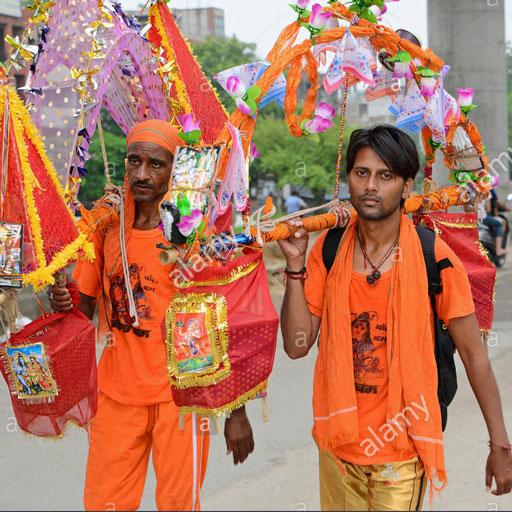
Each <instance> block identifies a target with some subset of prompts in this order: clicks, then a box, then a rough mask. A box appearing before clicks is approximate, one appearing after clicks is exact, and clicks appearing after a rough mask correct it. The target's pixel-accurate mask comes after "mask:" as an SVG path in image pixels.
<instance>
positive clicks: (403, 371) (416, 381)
mask: <svg viewBox="0 0 512 512" xmlns="http://www.w3.org/2000/svg"><path fill="white" fill-rule="evenodd" d="M356 224H357V215H356V214H354V216H353V218H352V220H351V222H350V223H349V225H348V227H347V229H346V231H345V233H344V235H343V239H342V242H341V244H340V247H339V250H338V254H337V256H336V260H335V262H334V265H333V268H332V270H331V272H330V273H329V276H328V279H327V283H326V295H325V301H324V308H323V312H322V324H321V329H320V341H319V349H318V358H317V361H316V367H315V377H314V388H313V411H314V416H315V423H314V429H313V435H314V437H315V439H316V441H317V443H318V444H319V446H320V448H322V449H324V450H328V451H332V450H334V449H335V448H336V447H339V446H341V445H344V444H348V443H352V442H355V441H357V440H358V438H359V433H358V412H357V401H356V391H355V385H354V371H353V355H352V332H351V318H350V306H349V289H350V281H351V276H352V269H353V254H354V243H355V232H356V230H355V226H356ZM396 254H397V258H396V259H397V261H396V263H395V264H394V265H393V268H392V270H391V291H390V297H389V307H388V318H387V323H388V331H387V332H388V338H387V339H388V342H387V355H388V362H389V395H388V404H387V420H388V421H393V420H392V419H393V418H395V417H397V414H399V413H402V412H404V411H410V409H406V407H411V406H412V404H413V403H422V402H423V403H425V404H426V406H427V408H428V413H429V414H428V418H426V419H424V418H419V419H417V420H416V419H415V418H414V419H411V421H410V425H409V426H406V425H405V424H404V421H403V419H402V420H401V422H400V424H401V425H402V426H403V429H397V430H400V431H401V433H400V434H399V435H398V437H397V438H396V439H395V440H394V444H395V446H396V447H397V449H399V450H405V449H407V447H408V442H407V437H406V436H409V438H410V439H411V441H412V443H413V444H414V447H415V449H416V452H417V453H418V455H419V457H420V459H421V460H422V462H423V465H424V467H425V473H426V477H427V478H428V479H429V481H430V483H431V496H432V492H433V489H436V490H442V489H443V488H444V486H445V485H446V482H447V476H446V471H445V467H444V450H443V433H442V428H441V413H440V410H439V402H438V399H437V366H436V361H435V355H434V338H433V330H432V322H431V313H430V301H429V296H428V282H427V272H426V268H425V263H424V258H423V253H422V249H421V242H420V240H419V238H418V236H417V233H416V230H415V228H414V225H413V223H412V221H411V220H410V219H409V218H407V217H406V216H405V215H402V219H401V225H400V238H399V250H398V252H397V253H396ZM422 395H423V397H422ZM411 408H412V410H414V407H411ZM398 418H400V416H398ZM398 421H400V419H399V420H398ZM434 479H436V480H438V481H439V482H441V486H440V487H434V486H433V485H432V484H433V481H434Z"/></svg>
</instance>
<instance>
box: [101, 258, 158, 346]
mask: <svg viewBox="0 0 512 512" xmlns="http://www.w3.org/2000/svg"><path fill="white" fill-rule="evenodd" d="M129 272H130V287H131V289H132V293H133V300H134V302H135V307H136V308H137V314H138V317H139V326H138V327H133V325H132V321H131V319H130V307H129V302H128V294H127V293H126V285H125V280H124V275H123V273H121V274H117V275H115V276H113V278H112V280H111V284H110V301H111V303H112V328H113V329H119V330H120V331H123V332H130V331H133V334H135V336H138V337H140V338H147V337H149V333H150V331H151V328H150V327H151V325H148V323H150V324H151V322H152V321H153V319H154V318H153V313H152V311H151V306H150V305H149V301H148V297H147V294H146V292H148V291H149V292H151V291H155V289H156V284H157V283H156V280H155V279H154V278H153V277H152V276H150V275H146V274H144V267H143V266H142V265H139V264H137V263H132V264H131V265H130V267H129Z"/></svg>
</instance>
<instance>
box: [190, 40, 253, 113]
mask: <svg viewBox="0 0 512 512" xmlns="http://www.w3.org/2000/svg"><path fill="white" fill-rule="evenodd" d="M192 49H193V52H194V54H195V56H196V57H197V61H198V62H199V64H200V66H201V67H202V68H203V71H204V73H205V75H206V76H207V77H208V79H209V80H210V81H211V83H212V84H213V86H214V87H215V88H216V90H217V91H218V93H219V97H220V99H221V101H222V103H223V104H224V106H225V107H226V109H227V110H228V111H229V112H231V111H232V110H233V109H234V102H233V100H232V99H231V98H230V97H229V95H228V94H226V93H225V92H224V90H222V88H221V87H220V86H219V85H218V84H217V83H216V82H215V80H214V79H213V76H214V75H215V74H216V73H219V72H220V71H224V70H225V69H229V68H232V67H234V66H239V65H240V64H246V63H248V62H254V61H256V60H258V56H257V55H256V44H254V43H245V42H243V41H240V40H239V39H237V38H236V36H233V37H231V38H214V37H210V38H208V39H206V40H204V41H201V42H197V43H194V44H193V45H192Z"/></svg>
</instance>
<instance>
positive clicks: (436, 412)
mask: <svg viewBox="0 0 512 512" xmlns="http://www.w3.org/2000/svg"><path fill="white" fill-rule="evenodd" d="M418 169H419V158H418V153H417V150H416V147H415V145H414V142H413V141H412V139H411V138H410V137H409V136H408V135H406V134H405V133H403V132H401V131H400V130H398V129H396V128H394V127H392V126H385V125H384V126H376V127H374V128H371V129H368V130H356V131H355V132H354V133H353V134H352V137H351V139H350V144H349V148H348V151H347V172H348V177H349V186H350V194H351V202H352V205H353V207H354V209H355V212H356V213H354V215H353V216H352V219H351V220H350V222H349V224H348V226H347V227H346V229H345V231H344V234H343V236H342V238H341V241H340V244H339V246H338V249H337V253H336V255H335V259H334V263H333V265H332V268H331V269H330V271H328V270H327V268H326V266H325V261H326V256H325V251H324V243H325V240H326V236H327V232H326V233H323V234H322V235H320V236H319V238H318V239H317V241H316V242H315V244H314V246H313V248H312V250H311V253H310V255H309V259H308V261H307V267H305V265H306V250H307V247H308V236H307V233H306V231H305V230H304V228H301V221H300V220H297V221H293V223H294V224H295V225H296V226H297V227H299V230H298V231H297V232H296V234H295V236H294V237H293V238H291V239H289V240H285V241H282V242H280V246H281V249H282V251H283V253H284V255H285V257H286V262H287V268H286V274H287V276H288V279H287V284H286V293H285V298H284V302H283V307H282V311H281V322H282V323H281V328H282V333H283V338H284V348H285V351H286V353H287V354H288V356H289V357H290V358H292V359H298V358H301V357H304V356H306V355H307V354H308V352H309V350H310V349H311V348H312V347H313V345H314V344H315V341H316V339H317V336H318V333H319V332H320V339H319V343H318V356H317V361H316V367H315V377H314V389H313V410H314V428H313V436H314V438H315V441H316V443H317V444H318V447H319V451H320V499H321V506H322V509H323V510H419V509H420V508H421V505H422V501H423V497H424V493H425V488H426V484H427V482H430V484H431V486H433V485H434V481H435V480H437V481H438V482H440V484H441V487H439V489H441V488H442V487H443V486H444V485H445V484H446V481H447V475H446V472H445V467H444V450H443V434H442V419H441V412H440V406H439V401H438V396H437V366H436V359H435V355H434V335H433V313H432V311H431V306H430V302H429V291H428V280H427V272H426V267H425V262H424V256H423V251H422V246H421V241H420V238H419V236H418V234H417V232H416V230H415V228H414V226H413V223H412V221H411V220H410V219H409V218H407V217H406V216H405V215H403V214H402V212H401V206H402V205H403V201H404V200H405V199H406V198H407V197H408V196H409V194H410V192H411V190H412V186H413V181H414V177H415V176H416V174H417V172H418ZM323 251H324V253H323ZM435 256H436V261H437V262H440V261H441V260H445V259H448V260H449V262H450V263H451V265H447V266H445V267H446V268H444V269H443V270H442V271H441V272H440V275H441V281H442V292H441V293H439V294H438V295H437V296H436V306H435V307H436V311H437V315H438V317H439V318H440V319H441V320H442V321H443V323H444V324H445V325H446V326H447V328H448V331H449V333H450V335H451V337H452V340H453V342H454V344H455V346H456V348H457V350H458V352H459V354H460V356H461V358H462V361H463V363H464V366H465V368H466V372H467V375H468V378H469V381H470V383H471V386H472V388H473V390H474V392H475V395H476V398H477V400H478V402H479V405H480V407H481V410H482V413H483V416H484V418H485V421H486V424H487V428H488V431H489V437H490V443H489V444H490V454H489V457H488V459H487V465H486V478H485V483H486V486H487V489H488V490H489V489H490V488H491V485H492V481H493V479H494V481H495V485H496V488H495V490H493V494H496V495H500V494H505V493H509V492H510V490H511V486H512V455H511V447H510V442H509V438H508V435H507V431H506V429H505V425H504V421H503V413H502V408H501V402H500V396H499V392H498V387H497V384H496V380H495V378H494V375H493V372H492V369H491V366H490V363H489V359H488V356H487V352H486V348H485V345H484V344H483V343H482V342H481V340H480V333H479V329H478V324H477V321H476V318H475V314H474V306H473V300H472V296H471V289H470V286H469V282H468V278H467V275H466V272H465V270H464V268H463V266H462V264H461V262H460V260H459V259H458V258H457V256H456V255H455V254H454V253H453V251H451V250H450V248H449V247H448V246H447V245H446V244H445V243H444V242H443V241H442V240H441V239H439V238H438V237H436V239H435ZM432 488H433V487H431V491H432Z"/></svg>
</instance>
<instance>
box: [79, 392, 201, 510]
mask: <svg viewBox="0 0 512 512" xmlns="http://www.w3.org/2000/svg"><path fill="white" fill-rule="evenodd" d="M184 419H185V422H184V428H183V429H182V430H180V428H179V427H180V425H179V414H178V408H177V407H176V405H174V403H173V402H162V403H159V404H155V405H150V406H143V407H137V406H132V405H125V404H120V403H118V402H116V401H114V400H112V399H111V398H109V397H107V396H106V395H104V394H103V393H100V396H99V403H98V413H97V415H96V417H95V418H94V420H93V422H92V424H91V429H90V434H89V458H88V461H87V475H86V482H85V491H84V506H85V509H86V510H136V509H137V508H138V507H139V505H140V501H141V497H142V492H143V490H144V483H145V481H146V472H147V468H148V462H149V453H150V451H151V450H152V458H153V466H154V468H155V473H156V480H157V483H156V505H157V508H158V509H159V510H199V509H200V503H199V491H200V489H201V485H202V483H203V480H204V476H205V473H206V465H207V462H208V448H209V441H210V438H209V432H208V430H209V429H208V420H206V419H204V418H197V417H196V416H195V415H187V416H186V417H185V418H184ZM203 430H204V431H203Z"/></svg>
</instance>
